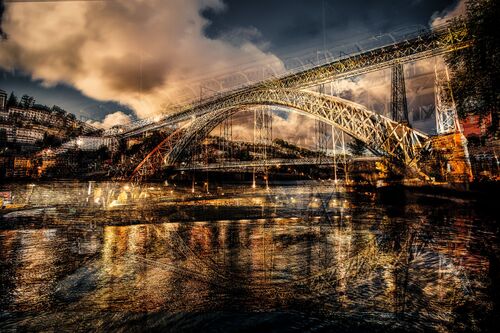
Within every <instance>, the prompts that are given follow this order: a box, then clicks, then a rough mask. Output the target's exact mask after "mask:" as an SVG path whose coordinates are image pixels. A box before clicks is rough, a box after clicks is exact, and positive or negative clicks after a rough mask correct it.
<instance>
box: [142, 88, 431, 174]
mask: <svg viewBox="0 0 500 333" xmlns="http://www.w3.org/2000/svg"><path fill="white" fill-rule="evenodd" d="M266 105H267V106H278V107H282V108H284V109H287V110H290V111H295V112H299V113H301V114H304V115H307V116H311V117H314V118H317V119H319V120H321V121H324V122H326V123H328V124H330V125H333V126H335V127H336V128H338V129H340V130H341V131H343V132H345V133H347V134H348V135H350V136H352V137H353V138H356V139H358V140H361V141H363V142H364V143H365V144H366V145H367V147H368V148H369V149H370V150H371V151H372V152H374V153H375V154H377V155H383V156H388V157H391V158H393V159H394V160H396V161H398V162H401V163H402V164H404V165H406V166H410V167H412V166H415V165H416V163H417V162H418V157H419V152H420V151H421V149H422V148H424V145H425V144H426V141H427V139H428V137H427V135H425V134H424V133H422V132H420V131H417V130H415V129H412V128H410V127H408V126H407V125H405V124H404V123H398V122H396V121H393V120H391V119H389V118H387V117H384V116H382V115H379V114H377V113H375V112H373V111H370V110H368V109H367V108H366V107H364V106H362V105H359V104H356V103H353V102H351V101H347V100H345V99H342V98H339V97H334V96H330V95H325V94H320V93H316V92H312V91H308V90H297V89H280V88H274V87H270V88H262V89H253V90H249V91H245V92H241V93H238V94H233V95H230V96H227V97H225V98H221V99H218V100H216V101H214V102H213V103H210V104H206V105H204V106H200V107H199V108H198V110H197V114H199V115H200V116H198V117H194V116H193V117H194V119H193V120H192V121H191V122H189V123H188V124H186V125H185V126H183V127H181V128H179V129H177V130H176V131H174V132H173V133H172V134H171V135H170V136H168V137H167V138H166V139H165V140H163V141H162V142H161V143H160V144H159V145H158V146H157V147H156V148H155V149H153V151H152V152H151V153H149V154H148V155H147V156H146V158H145V159H144V160H143V161H142V162H141V163H140V164H139V165H138V166H137V168H136V169H135V170H134V172H133V174H132V179H135V180H139V179H141V178H143V177H145V176H149V175H152V174H154V173H155V172H157V171H158V170H159V169H161V168H164V167H168V166H172V165H174V164H175V163H176V162H177V160H178V158H179V156H180V154H181V153H182V152H183V151H184V150H185V149H186V148H187V147H188V146H189V145H190V144H193V143H195V142H198V141H199V140H201V139H203V138H204V137H205V136H206V135H208V134H209V133H210V132H211V131H212V130H213V129H214V128H215V127H216V126H217V125H218V124H220V123H221V122H222V121H223V120H224V119H226V118H227V117H229V116H230V115H232V114H234V113H236V112H238V111H241V110H242V109H248V108H252V107H256V106H266Z"/></svg>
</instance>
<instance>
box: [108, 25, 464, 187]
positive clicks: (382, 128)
mask: <svg viewBox="0 0 500 333" xmlns="http://www.w3.org/2000/svg"><path fill="white" fill-rule="evenodd" d="M471 42H472V40H471V37H470V36H469V34H468V32H467V27H466V26H465V23H464V22H463V21H461V20H455V21H454V22H452V23H450V24H447V25H445V26H442V27H439V28H435V29H432V30H426V31H421V32H420V33H419V34H418V35H416V36H413V37H412V38H409V39H406V40H403V41H400V42H397V43H394V44H391V45H387V46H384V47H381V48H377V49H373V50H370V51H366V52H362V53H359V54H355V55H352V56H346V57H343V58H340V59H337V60H335V61H332V62H328V63H325V64H321V65H318V66H315V67H312V68H309V69H306V70H302V71H292V72H289V73H286V74H284V75H281V76H279V77H271V78H269V79H266V80H263V81H261V82H257V83H253V84H249V85H245V86H242V87H238V88H237V89H234V90H229V91H226V92H220V93H216V94H215V95H213V96H211V97H209V98H206V99H203V100H200V101H198V102H192V103H189V104H186V105H185V106H183V107H182V108H181V109H180V110H178V111H177V112H175V113H173V114H170V115H167V116H165V117H163V118H161V119H158V120H157V121H151V122H145V123H142V124H141V125H140V126H138V127H131V128H128V129H127V130H125V131H123V132H121V133H118V136H119V137H120V138H127V137H130V136H136V135H139V134H141V133H144V132H155V131H159V130H161V129H165V128H172V129H174V130H173V132H172V133H171V134H170V135H169V136H168V137H167V138H165V139H164V140H163V141H162V142H161V143H160V144H159V145H158V146H157V147H155V148H154V149H153V150H152V151H151V152H150V153H149V154H147V156H146V157H145V158H144V159H143V161H142V162H140V163H139V165H137V167H136V168H135V170H134V172H133V174H132V178H133V179H142V178H144V177H148V176H150V175H152V174H154V173H156V172H158V171H159V170H161V169H163V168H165V167H168V166H172V165H174V164H175V163H177V162H178V161H179V156H180V155H181V154H182V152H183V151H185V150H186V149H187V148H188V147H189V146H190V145H193V144H196V142H199V141H200V140H201V139H203V138H204V137H205V136H206V135H208V134H209V133H210V132H211V131H212V130H213V129H214V128H215V127H216V126H217V125H219V124H221V123H222V122H223V121H224V120H225V119H227V118H228V117H230V116H232V115H233V114H235V113H237V112H239V111H242V110H248V109H252V108H255V107H260V106H274V107H280V108H282V109H284V110H287V111H291V112H298V113H301V114H303V115H306V116H309V117H312V118H315V119H318V120H320V121H322V122H324V123H327V124H329V125H332V126H334V127H335V128H336V129H339V130H340V131H342V132H343V133H346V134H348V135H349V136H351V137H353V138H356V139H358V140H361V141H362V142H364V143H365V144H366V145H367V147H368V149H370V150H371V151H372V152H373V153H374V154H375V155H377V156H388V157H390V158H391V159H392V160H393V161H396V162H398V163H401V164H402V165H405V166H407V167H417V164H418V161H419V156H420V152H421V151H422V150H423V149H425V148H426V147H427V146H428V145H429V136H428V135H426V134H425V133H422V132H420V131H418V130H416V129H413V128H411V127H410V126H409V125H408V124H409V122H408V111H407V105H406V95H405V87H404V75H403V70H402V66H403V64H405V63H408V62H412V61H415V60H419V59H424V58H428V57H433V56H437V55H442V54H445V53H447V52H453V51H455V50H458V49H461V48H465V47H468V46H469V45H470V44H471ZM384 68H392V119H391V118H388V117H385V116H382V115H379V114H377V113H376V112H374V111H373V110H369V109H368V108H366V107H365V106H363V105H359V104H356V103H354V102H352V101H348V100H345V99H342V98H339V97H336V96H331V95H328V94H324V93H322V92H321V88H320V87H321V85H322V84H324V83H326V82H332V81H335V80H339V79H345V78H348V77H352V76H356V75H359V74H363V73H368V72H371V71H377V70H381V69H384ZM436 85H437V86H443V84H442V83H439V82H437V83H436ZM318 87H319V89H316V88H318ZM318 90H319V91H320V92H318ZM436 91H439V92H440V96H441V95H443V93H447V91H446V89H440V90H439V89H436ZM441 97H442V98H439V99H438V98H437V99H436V101H437V102H440V104H442V105H439V107H438V105H436V110H437V111H438V112H440V114H439V115H437V116H436V118H437V119H443V122H446V123H447V124H450V119H452V121H451V126H447V127H446V126H445V127H443V126H441V127H440V126H439V124H438V126H437V127H438V130H439V128H444V129H443V130H441V133H439V134H446V133H450V132H454V131H456V130H458V127H457V126H456V125H457V124H456V120H453V119H456V111H455V110H454V105H452V98H451V96H441ZM181 124H182V125H181Z"/></svg>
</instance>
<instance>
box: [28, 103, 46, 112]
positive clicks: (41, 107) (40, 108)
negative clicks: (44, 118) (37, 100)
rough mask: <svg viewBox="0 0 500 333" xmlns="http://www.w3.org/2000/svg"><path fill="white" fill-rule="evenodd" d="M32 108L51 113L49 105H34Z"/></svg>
mask: <svg viewBox="0 0 500 333" xmlns="http://www.w3.org/2000/svg"><path fill="white" fill-rule="evenodd" d="M32 108H33V109H36V110H44V111H50V108H49V107H48V106H47V105H43V104H34V105H33V106H32Z"/></svg>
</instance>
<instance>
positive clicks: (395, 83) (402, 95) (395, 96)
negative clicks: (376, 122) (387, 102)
mask: <svg viewBox="0 0 500 333" xmlns="http://www.w3.org/2000/svg"><path fill="white" fill-rule="evenodd" d="M391 72H392V73H391V77H392V80H391V113H392V120H394V121H397V122H403V123H406V124H409V121H408V102H407V101H406V85H405V76H404V68H403V64H402V63H397V64H395V65H393V66H392V70H391Z"/></svg>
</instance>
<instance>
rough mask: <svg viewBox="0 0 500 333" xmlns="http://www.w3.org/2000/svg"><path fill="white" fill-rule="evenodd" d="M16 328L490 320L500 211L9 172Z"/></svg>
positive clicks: (477, 326)
mask: <svg viewBox="0 0 500 333" xmlns="http://www.w3.org/2000/svg"><path fill="white" fill-rule="evenodd" d="M1 190H3V191H11V193H12V195H13V196H14V197H13V200H14V203H17V204H18V206H17V207H15V208H10V209H3V210H2V213H1V215H0V223H1V227H0V260H1V261H0V281H1V287H0V295H2V296H1V298H0V310H1V312H0V330H1V331H10V330H12V331H16V330H20V331H24V330H30V331H31V330H37V331H39V330H43V331H47V330H48V331H60V330H64V331H90V330H92V331H94V330H97V331H144V330H162V331H166V330H174V331H197V332H206V331H229V332H242V331H256V332H263V331H277V332H281V331H296V332H307V331H315V332H318V331H319V332H329V331H333V330H335V331H370V332H372V331H381V332H387V331H439V332H447V331H450V332H451V331H452V332H456V331H481V330H488V329H489V328H491V327H492V325H493V323H494V320H495V317H496V316H497V315H498V310H499V306H498V305H499V304H498V298H499V283H500V274H499V270H500V265H499V264H500V262H499V253H500V251H499V244H498V235H499V232H498V221H497V219H496V217H495V214H494V213H492V211H491V209H490V207H484V206H482V205H481V203H478V202H474V201H473V200H463V199H456V198H455V199H452V198H443V197H439V198H436V197H430V196H426V195H423V194H418V193H415V192H414V191H403V190H400V191H393V192H389V193H380V192H377V191H367V190H355V189H351V188H344V187H337V186H334V184H332V183H328V182H324V183H320V182H304V183H289V184H283V185H275V186H273V187H271V188H270V189H269V190H265V189H252V188H251V187H250V186H248V185H247V184H243V185H237V184H233V185H224V186H221V187H218V188H216V189H213V191H212V192H213V193H211V194H206V193H202V192H197V193H194V194H192V193H191V192H190V189H186V190H182V189H180V188H178V187H172V185H170V186H165V185H163V184H162V185H159V184H149V185H145V186H142V187H141V188H137V187H132V186H130V185H126V184H112V183H70V182H66V183H64V182H60V183H50V184H49V183H47V184H43V183H41V184H37V185H35V186H33V185H29V184H12V185H2V188H1Z"/></svg>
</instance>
